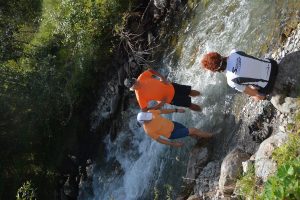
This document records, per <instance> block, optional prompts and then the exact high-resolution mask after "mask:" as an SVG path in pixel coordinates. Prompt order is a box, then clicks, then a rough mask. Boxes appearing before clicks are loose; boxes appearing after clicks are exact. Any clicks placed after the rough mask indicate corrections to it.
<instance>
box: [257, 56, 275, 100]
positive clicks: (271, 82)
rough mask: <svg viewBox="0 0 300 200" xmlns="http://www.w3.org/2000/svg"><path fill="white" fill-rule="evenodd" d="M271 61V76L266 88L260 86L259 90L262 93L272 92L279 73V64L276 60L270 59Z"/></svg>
mask: <svg viewBox="0 0 300 200" xmlns="http://www.w3.org/2000/svg"><path fill="white" fill-rule="evenodd" d="M269 60H270V61H271V74H270V78H269V83H268V84H267V85H266V87H264V88H260V89H259V90H258V92H259V93H262V94H265V95H267V94H270V93H271V92H272V90H273V87H274V84H275V81H276V77H277V74H278V64H277V62H276V61H275V60H273V59H269Z"/></svg>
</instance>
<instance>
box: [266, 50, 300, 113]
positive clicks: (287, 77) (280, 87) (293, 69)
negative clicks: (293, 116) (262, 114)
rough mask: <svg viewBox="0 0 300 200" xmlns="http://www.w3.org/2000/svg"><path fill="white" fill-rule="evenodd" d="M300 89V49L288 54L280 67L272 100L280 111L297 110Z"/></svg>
mask: <svg viewBox="0 0 300 200" xmlns="http://www.w3.org/2000/svg"><path fill="white" fill-rule="evenodd" d="M299 91H300V51H296V52H293V53H291V54H288V55H286V56H285V57H284V58H283V59H282V60H281V62H280V63H279V67H278V75H277V78H276V82H275V85H274V91H273V94H272V99H271V102H272V104H273V105H274V107H275V108H277V109H278V110H279V111H280V112H283V113H290V112H295V110H296V109H297V108H298V105H297V100H296V98H297V97H298V96H299Z"/></svg>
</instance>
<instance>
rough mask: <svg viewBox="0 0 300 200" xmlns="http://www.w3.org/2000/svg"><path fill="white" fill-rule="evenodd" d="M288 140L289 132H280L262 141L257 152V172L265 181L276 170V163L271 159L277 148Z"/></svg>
mask: <svg viewBox="0 0 300 200" xmlns="http://www.w3.org/2000/svg"><path fill="white" fill-rule="evenodd" d="M286 140H287V134H286V133H284V132H278V133H277V134H275V135H273V136H271V137H270V138H268V139H266V140H265V141H263V142H262V143H261V145H260V146H259V149H258V151H257V152H256V154H255V174H256V176H257V177H260V178H261V179H262V180H263V181H266V180H267V178H268V177H269V175H271V174H272V173H274V172H275V171H276V163H275V161H273V160H272V159H271V156H272V152H273V151H274V149H275V148H277V147H279V146H281V145H282V144H284V142H285V141H286Z"/></svg>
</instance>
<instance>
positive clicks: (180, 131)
mask: <svg viewBox="0 0 300 200" xmlns="http://www.w3.org/2000/svg"><path fill="white" fill-rule="evenodd" d="M173 123H174V129H173V131H172V133H171V136H170V137H169V139H177V138H183V137H186V136H188V135H189V129H188V128H186V127H185V126H184V125H182V124H180V123H178V122H173Z"/></svg>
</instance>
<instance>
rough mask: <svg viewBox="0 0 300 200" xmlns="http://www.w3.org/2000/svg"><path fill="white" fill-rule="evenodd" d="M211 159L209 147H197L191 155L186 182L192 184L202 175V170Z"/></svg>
mask: <svg viewBox="0 0 300 200" xmlns="http://www.w3.org/2000/svg"><path fill="white" fill-rule="evenodd" d="M208 157H209V150H208V148H207V147H196V148H194V149H193V150H192V151H191V152H190V155H189V162H188V166H187V172H186V176H185V177H186V182H187V183H188V184H190V183H192V182H193V181H194V180H195V179H196V177H197V176H198V175H199V174H200V170H201V169H202V168H203V166H204V165H205V164H206V163H207V161H208Z"/></svg>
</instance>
